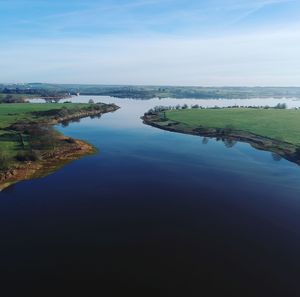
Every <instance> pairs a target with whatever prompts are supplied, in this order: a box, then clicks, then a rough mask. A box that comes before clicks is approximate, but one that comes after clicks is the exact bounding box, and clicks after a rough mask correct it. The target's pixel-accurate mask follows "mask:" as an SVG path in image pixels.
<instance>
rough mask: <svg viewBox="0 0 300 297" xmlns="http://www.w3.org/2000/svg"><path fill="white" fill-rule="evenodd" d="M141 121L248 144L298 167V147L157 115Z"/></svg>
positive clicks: (169, 128)
mask: <svg viewBox="0 0 300 297" xmlns="http://www.w3.org/2000/svg"><path fill="white" fill-rule="evenodd" d="M141 119H142V120H143V123H144V124H145V125H149V126H152V127H155V128H158V129H161V130H165V131H169V132H176V133H181V134H188V135H195V136H201V137H207V138H214V139H217V140H222V141H223V142H226V141H227V142H228V143H234V142H235V141H236V142H237V141H239V142H244V143H248V144H250V145H251V146H252V147H253V148H255V149H258V150H262V151H269V152H271V153H274V154H276V155H278V156H280V157H282V158H284V159H286V160H288V161H290V162H293V163H296V164H298V165H300V154H299V153H297V149H299V147H297V146H295V145H293V144H290V143H287V142H283V141H278V140H275V139H272V138H268V137H265V136H260V135H256V134H253V133H250V132H246V131H242V130H233V129H218V128H206V127H197V128H192V127H189V126H187V125H184V124H182V123H180V122H176V121H173V120H166V121H162V120H161V116H160V114H159V113H156V114H151V115H144V116H142V117H141Z"/></svg>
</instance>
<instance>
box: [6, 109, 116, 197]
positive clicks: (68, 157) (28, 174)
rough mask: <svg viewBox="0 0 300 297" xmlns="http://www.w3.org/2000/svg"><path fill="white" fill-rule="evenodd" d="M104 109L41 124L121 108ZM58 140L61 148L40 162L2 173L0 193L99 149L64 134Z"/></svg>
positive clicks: (16, 166)
mask: <svg viewBox="0 0 300 297" xmlns="http://www.w3.org/2000/svg"><path fill="white" fill-rule="evenodd" d="M102 107H103V108H102V109H99V110H82V111H78V112H76V113H74V114H72V115H67V116H62V117H55V118H48V119H47V118H45V120H43V121H41V122H39V123H40V125H41V126H43V125H51V126H54V125H57V124H60V123H63V122H71V121H74V120H78V119H82V118H86V117H90V116H100V115H102V114H104V113H108V112H114V111H116V110H118V109H119V108H120V107H118V106H117V105H115V104H111V105H107V104H106V105H104V106H102ZM19 124H20V123H18V122H17V123H15V124H13V125H12V127H18V125H19ZM22 124H23V123H22ZM56 140H58V141H59V142H60V144H61V146H60V147H58V148H56V149H54V150H52V151H47V152H44V153H43V154H42V157H41V159H40V160H38V161H28V162H23V163H20V164H14V165H12V166H11V168H8V169H7V170H5V171H2V172H0V192H1V191H3V190H4V189H6V188H8V187H10V186H11V185H13V184H16V183H18V182H20V181H24V180H30V179H35V178H41V177H45V176H47V175H49V174H51V173H53V172H55V171H57V170H58V169H60V168H62V167H63V166H65V165H67V164H68V163H71V162H72V161H75V160H78V159H80V158H82V157H85V156H89V155H93V154H95V153H96V152H97V149H96V148H95V147H94V146H93V145H91V144H89V143H87V142H85V141H83V140H78V139H73V138H71V137H68V136H65V135H62V134H59V135H58V136H57V137H56Z"/></svg>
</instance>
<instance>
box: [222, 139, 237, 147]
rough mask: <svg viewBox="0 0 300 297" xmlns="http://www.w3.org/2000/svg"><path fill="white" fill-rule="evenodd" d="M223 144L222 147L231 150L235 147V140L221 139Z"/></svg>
mask: <svg viewBox="0 0 300 297" xmlns="http://www.w3.org/2000/svg"><path fill="white" fill-rule="evenodd" d="M222 140H223V142H224V145H225V147H227V148H232V147H234V146H235V145H236V143H237V142H236V140H233V139H230V138H225V139H222Z"/></svg>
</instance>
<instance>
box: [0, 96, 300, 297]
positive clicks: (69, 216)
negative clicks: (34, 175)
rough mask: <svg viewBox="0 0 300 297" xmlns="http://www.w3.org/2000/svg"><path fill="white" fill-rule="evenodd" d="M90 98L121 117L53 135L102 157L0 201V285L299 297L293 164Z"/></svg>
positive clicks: (297, 187) (140, 105)
mask: <svg viewBox="0 0 300 297" xmlns="http://www.w3.org/2000/svg"><path fill="white" fill-rule="evenodd" d="M89 98H90V97H78V98H76V99H75V100H78V101H80V102H83V101H86V100H88V99H89ZM93 98H94V99H96V100H95V101H105V102H116V103H117V104H118V105H120V106H121V107H122V108H121V109H120V110H118V111H117V112H115V113H111V114H105V115H103V116H102V117H101V118H100V119H93V120H91V119H89V118H86V119H82V120H81V121H80V123H73V124H70V125H69V126H68V127H67V128H63V127H58V129H60V130H61V131H62V132H63V133H65V134H67V135H70V136H72V137H75V138H80V139H84V140H86V141H88V142H90V143H92V144H93V145H95V146H96V147H97V148H99V150H100V153H99V154H97V155H95V156H90V157H85V158H83V159H81V160H78V161H76V162H73V163H71V164H70V165H68V166H66V167H64V168H63V169H61V170H59V171H58V172H56V173H54V174H52V175H50V176H48V177H46V178H42V179H37V180H31V181H25V182H22V183H19V184H17V185H15V186H14V187H12V188H9V189H8V190H6V191H5V192H2V193H1V194H0V222H1V229H0V238H1V246H0V255H1V256H0V260H1V265H0V270H1V274H2V275H3V277H2V279H1V281H2V282H3V283H6V284H8V283H10V282H9V281H11V282H12V283H14V284H15V283H18V284H24V285H26V288H27V289H28V290H30V289H35V290H38V289H39V288H43V291H42V292H43V294H41V295H40V296H46V295H47V292H48V291H44V289H45V288H46V287H47V288H50V287H53V286H54V284H55V285H57V286H59V290H60V291H59V292H63V290H64V289H66V288H67V291H66V292H67V293H64V294H63V293H61V296H74V295H76V293H78V292H80V291H79V289H78V286H81V287H82V288H84V292H85V293H82V294H81V296H85V295H86V293H87V291H88V290H94V291H95V292H97V294H95V295H97V296H98V295H101V293H102V294H104V291H105V292H106V293H105V294H104V296H120V295H122V296H123V295H125V294H126V293H129V292H130V293H131V294H137V295H139V296H201V295H204V296H211V295H213V294H214V293H216V292H219V294H221V295H220V296H272V297H273V296H299V292H300V285H299V275H300V257H299V248H300V236H299V227H300V216H299V214H300V183H299V180H300V168H299V166H297V165H296V164H293V163H290V162H288V161H286V160H280V161H276V160H274V158H272V154H271V153H269V152H263V151H258V150H255V149H253V148H251V146H250V145H248V144H245V143H237V144H236V145H235V146H234V147H233V148H226V147H225V145H224V144H223V143H222V142H217V141H215V140H212V139H211V140H209V141H208V143H206V141H203V138H201V137H198V136H189V135H183V134H176V133H171V132H167V131H162V130H159V129H155V128H152V127H149V126H146V125H143V124H142V121H141V120H140V118H139V117H140V116H141V115H142V114H143V113H144V112H145V111H146V110H147V109H149V108H150V107H152V106H154V105H157V104H159V105H170V104H169V102H167V101H168V100H160V101H159V100H158V99H157V100H151V101H135V100H129V99H128V100H125V99H113V98H106V97H105V98H104V97H101V98H99V100H98V99H97V98H95V97H93ZM270 100H271V99H270ZM272 100H274V103H275V101H276V103H278V102H282V100H276V99H272ZM179 101H180V103H181V104H183V103H186V102H187V103H190V101H187V100H185V101H182V100H179ZM172 102H174V104H177V101H172ZM198 102H199V101H197V103H198ZM264 102H265V101H264ZM221 103H222V104H225V103H226V102H225V101H222V102H221ZM272 103H273V102H272ZM199 104H200V103H199ZM207 104H212V105H215V104H214V103H213V102H209V101H207ZM268 104H269V103H268ZM288 104H289V106H290V107H291V104H298V105H299V102H297V101H293V100H290V101H289V102H288ZM172 105H173V104H172ZM200 105H201V104H200ZM203 105H204V104H203ZM230 105H232V103H230ZM270 105H275V104H270ZM296 106H297V105H296ZM292 107H294V106H292ZM69 281H72V285H71V286H68V285H67V284H68V283H69ZM49 282H50V286H49ZM12 288H14V287H12ZM107 290H109V291H107ZM207 290H209V292H210V294H211V295H209V294H205V292H206V291H207ZM107 292H109V293H107ZM56 295H57V294H56ZM5 296H10V295H7V294H6V295H5ZM11 296H16V295H11ZM31 296H33V295H31ZM47 296H48V295H47ZM49 296H50V293H49ZM52 296H53V295H52Z"/></svg>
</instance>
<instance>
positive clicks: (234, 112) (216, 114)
mask: <svg viewBox="0 0 300 297" xmlns="http://www.w3.org/2000/svg"><path fill="white" fill-rule="evenodd" d="M166 117H167V119H168V120H171V121H175V122H179V123H181V124H183V125H186V126H188V127H189V128H197V127H205V128H230V129H232V130H239V131H246V132H250V133H253V134H256V135H259V136H264V137H268V138H272V139H274V140H279V141H284V142H287V143H290V144H293V145H297V146H299V145H300V111H299V110H287V109H286V110H281V109H280V110H279V109H250V108H245V109H244V108H237V109H228V108H224V109H187V110H174V111H167V112H166Z"/></svg>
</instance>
